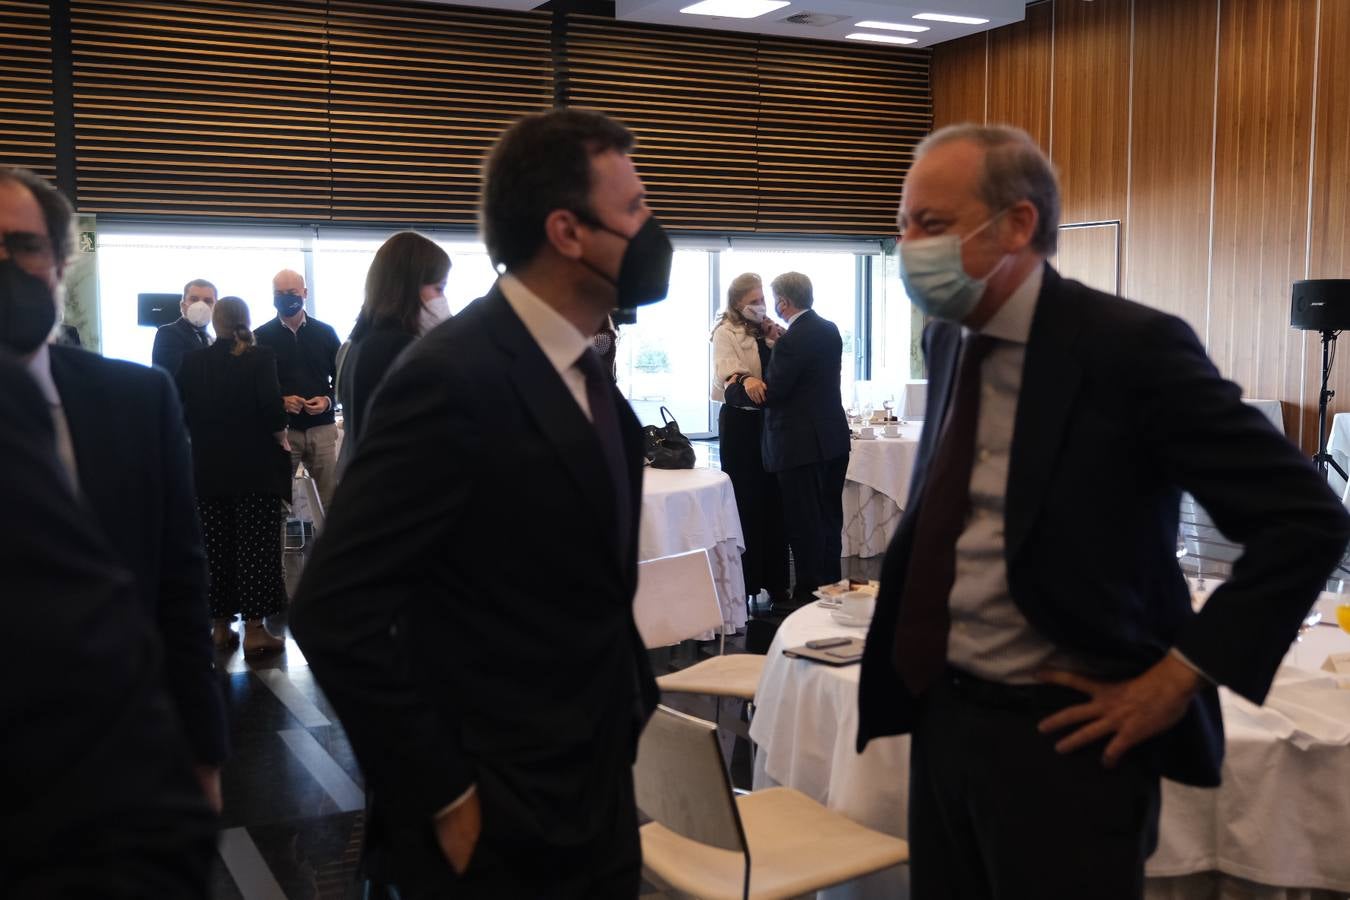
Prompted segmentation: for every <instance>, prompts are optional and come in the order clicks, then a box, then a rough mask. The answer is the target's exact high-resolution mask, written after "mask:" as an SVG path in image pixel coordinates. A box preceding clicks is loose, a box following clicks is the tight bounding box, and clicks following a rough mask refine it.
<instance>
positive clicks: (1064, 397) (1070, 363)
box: [1004, 265, 1083, 561]
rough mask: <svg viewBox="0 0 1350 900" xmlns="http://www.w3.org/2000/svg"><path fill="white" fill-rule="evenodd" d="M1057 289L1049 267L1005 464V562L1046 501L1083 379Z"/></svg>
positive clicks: (1075, 320) (1074, 323)
mask: <svg viewBox="0 0 1350 900" xmlns="http://www.w3.org/2000/svg"><path fill="white" fill-rule="evenodd" d="M1060 286H1061V279H1060V277H1059V274H1058V273H1057V272H1055V270H1054V269H1053V268H1051V267H1050V266H1049V265H1047V266H1046V267H1045V279H1044V281H1043V283H1042V284H1041V294H1040V297H1039V298H1037V301H1036V315H1035V317H1034V318H1033V319H1032V322H1031V336H1030V337H1029V339H1028V340H1027V351H1026V359H1025V362H1024V363H1023V366H1022V388H1021V391H1020V394H1019V400H1018V403H1017V415H1016V419H1015V422H1014V427H1013V440H1012V454H1011V459H1010V460H1009V464H1008V489H1007V506H1006V509H1005V512H1004V526H1005V529H1006V535H1007V547H1006V558H1007V559H1008V560H1009V561H1012V560H1013V559H1014V558H1015V557H1016V556H1017V553H1018V551H1019V550H1020V549H1021V547H1022V543H1023V542H1024V541H1025V540H1026V538H1027V535H1028V534H1029V533H1030V531H1031V527H1032V525H1033V524H1035V520H1036V515H1037V513H1038V512H1040V508H1041V504H1042V502H1044V500H1045V493H1046V490H1047V488H1048V486H1049V484H1050V480H1051V477H1052V476H1053V474H1054V470H1055V464H1056V462H1057V461H1058V459H1059V451H1060V447H1061V446H1062V445H1063V439H1064V429H1065V427H1066V425H1067V424H1068V420H1069V413H1070V411H1071V410H1072V409H1073V404H1074V401H1075V399H1076V398H1077V396H1078V386H1079V384H1080V383H1081V382H1082V377H1083V369H1082V364H1081V363H1080V362H1079V360H1078V357H1077V354H1076V352H1075V350H1076V344H1077V340H1078V334H1079V332H1080V331H1081V330H1082V321H1081V320H1080V318H1079V317H1078V314H1077V311H1076V309H1075V308H1074V306H1073V304H1072V303H1071V302H1069V300H1068V298H1066V297H1064V296H1063V293H1062V291H1061V290H1060Z"/></svg>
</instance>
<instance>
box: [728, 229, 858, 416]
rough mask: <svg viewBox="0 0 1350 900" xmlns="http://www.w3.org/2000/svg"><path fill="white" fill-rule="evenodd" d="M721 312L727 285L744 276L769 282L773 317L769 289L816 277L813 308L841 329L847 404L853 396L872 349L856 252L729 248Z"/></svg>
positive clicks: (842, 385) (842, 380) (766, 296)
mask: <svg viewBox="0 0 1350 900" xmlns="http://www.w3.org/2000/svg"><path fill="white" fill-rule="evenodd" d="M721 257H722V258H721V264H720V266H719V269H720V275H721V277H720V279H719V280H720V282H721V283H720V284H719V285H718V299H719V304H718V308H719V309H721V308H724V307H725V306H726V296H727V286H728V285H730V284H731V281H732V279H733V278H735V277H736V276H737V275H740V274H741V273H743V272H755V273H756V274H758V275H759V277H760V278H762V279H763V280H764V300H765V305H766V306H768V309H769V314H770V315H773V292H772V291H771V290H770V288H769V285H771V284H772V283H773V280H774V279H775V278H777V277H778V276H779V275H782V274H783V273H784V272H801V273H802V274H803V275H805V276H806V277H807V278H810V279H811V293H812V295H813V296H814V297H815V306H814V307H812V308H813V309H814V310H815V311H816V312H817V313H818V314H819V315H820V316H822V317H823V318H826V319H829V320H830V321H831V322H833V323H834V324H835V325H836V326H838V328H839V335H840V336H841V337H842V338H843V339H844V351H843V360H842V369H841V378H840V390H841V393H842V395H843V400H844V403H845V405H847V404H848V401H849V399H850V398H851V397H852V395H853V382H854V380H855V379H856V378H857V376H858V369H859V364H860V362H861V361H863V360H865V359H866V355H867V351H868V347H867V346H866V341H865V340H864V336H863V334H861V333H860V330H859V322H860V318H861V316H860V313H861V310H860V307H861V305H862V303H861V301H862V296H863V295H862V290H861V289H862V287H863V285H862V283H861V279H860V278H859V274H858V273H859V265H858V262H859V259H860V256H859V254H856V253H853V252H839V251H819V252H806V253H799V252H792V251H788V250H754V249H750V250H738V249H732V250H724V251H722V254H721Z"/></svg>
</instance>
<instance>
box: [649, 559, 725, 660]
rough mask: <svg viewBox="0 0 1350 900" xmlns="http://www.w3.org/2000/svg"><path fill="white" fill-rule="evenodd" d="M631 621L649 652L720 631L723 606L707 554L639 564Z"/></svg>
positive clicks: (654, 560)
mask: <svg viewBox="0 0 1350 900" xmlns="http://www.w3.org/2000/svg"><path fill="white" fill-rule="evenodd" d="M633 619H634V621H636V622H637V628H638V633H639V634H641V635H642V643H643V645H644V646H646V647H647V648H648V649H651V648H653V647H669V646H670V645H672V644H678V643H679V642H680V641H684V640H688V639H690V638H692V637H697V636H698V635H700V634H706V633H708V632H710V631H713V630H715V629H721V628H722V605H721V604H720V603H719V602H718V600H717V585H716V583H715V582H714V581H713V574H712V566H711V565H710V564H709V562H708V551H706V550H695V551H693V552H692V553H682V554H680V555H679V556H665V557H662V558H661V559H653V560H650V561H648V562H643V563H639V564H638V588H637V596H636V597H634V598H633Z"/></svg>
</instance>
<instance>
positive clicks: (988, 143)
mask: <svg viewBox="0 0 1350 900" xmlns="http://www.w3.org/2000/svg"><path fill="white" fill-rule="evenodd" d="M955 141H969V142H970V143H972V144H974V145H976V146H977V147H980V148H982V149H983V150H984V173H983V174H982V176H981V178H980V183H979V185H978V187H977V188H976V190H978V192H979V195H980V199H981V200H982V201H983V202H984V204H985V206H988V207H989V209H990V210H991V211H992V212H995V213H998V212H1002V211H1003V210H1005V209H1007V208H1009V207H1010V206H1012V205H1013V204H1015V203H1020V202H1021V201H1023V200H1027V201H1030V203H1031V205H1032V206H1034V207H1036V217H1037V221H1036V232H1035V234H1033V235H1032V236H1031V246H1032V249H1034V250H1036V251H1037V252H1038V253H1042V254H1044V255H1046V256H1051V255H1053V254H1054V252H1055V250H1056V249H1057V248H1058V246H1059V181H1058V180H1057V179H1056V178H1055V169H1054V167H1053V166H1052V165H1050V160H1048V159H1046V157H1045V154H1044V153H1043V152H1042V151H1041V148H1040V147H1038V146H1036V142H1035V141H1033V140H1032V139H1031V135H1029V134H1027V133H1026V132H1025V131H1023V130H1022V129H1020V128H1014V127H1013V126H1011V125H975V124H973V123H969V122H967V123H965V124H961V125H948V126H946V127H945V128H939V129H938V130H937V131H934V132H933V133H932V134H930V135H928V137H926V138H924V139H923V141H922V142H920V144H919V146H918V147H916V148H915V150H914V159H915V160H917V159H919V157H921V156H923V155H924V154H925V153H927V152H928V151H929V150H932V149H933V148H934V147H940V146H942V145H943V144H950V143H953V142H955Z"/></svg>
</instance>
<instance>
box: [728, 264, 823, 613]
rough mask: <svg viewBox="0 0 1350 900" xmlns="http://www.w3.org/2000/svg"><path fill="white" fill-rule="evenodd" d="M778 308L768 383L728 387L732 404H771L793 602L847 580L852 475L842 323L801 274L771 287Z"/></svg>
mask: <svg viewBox="0 0 1350 900" xmlns="http://www.w3.org/2000/svg"><path fill="white" fill-rule="evenodd" d="M769 289H770V291H772V292H773V299H774V311H775V312H776V313H777V314H778V316H779V318H781V319H782V320H783V321H785V322H787V323H788V327H787V331H786V332H785V333H784V334H783V336H782V337H780V338H779V339H778V342H777V343H776V344H774V348H773V357H772V359H771V360H770V362H769V370H768V372H766V373H765V376H764V380H763V381H761V380H760V379H758V378H755V377H754V376H753V375H748V376H742V378H741V379H740V380H739V381H738V382H737V383H734V384H730V385H728V386H727V397H728V402H729V403H739V404H741V405H745V404H746V403H747V402H751V403H755V404H758V405H762V406H763V407H764V437H763V439H762V441H763V447H762V450H763V455H764V469H765V471H768V472H773V473H776V474H777V476H778V485H779V488H780V489H781V491H782V495H783V517H784V518H785V519H786V524H787V535H788V544H789V545H790V546H791V547H792V567H793V571H794V572H795V573H796V584H795V585H794V587H793V589H792V600H793V605H795V606H800V605H802V604H804V603H810V602H812V600H813V597H812V594H811V592H812V591H814V590H816V589H817V588H818V587H820V586H821V585H822V584H828V583H830V582H833V581H838V580H839V573H840V567H839V555H840V553H841V551H842V534H843V529H844V500H843V493H844V476H845V474H846V473H847V472H848V454H849V433H848V419H847V418H846V417H845V415H844V403H843V400H842V398H841V397H840V394H839V379H840V374H841V369H842V365H843V362H842V357H843V340H842V339H841V338H840V336H839V329H838V328H837V327H835V324H834V323H833V322H831V321H829V320H828V319H823V318H821V317H820V315H819V314H817V313H816V311H815V310H813V309H812V308H811V307H812V306H813V305H814V303H815V300H814V294H813V291H812V289H811V280H810V279H809V278H807V277H806V276H805V275H802V274H801V273H799V272H787V273H784V274H782V275H779V276H778V277H777V278H775V279H774V280H773V282H772V283H771V284H770V285H769Z"/></svg>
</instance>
